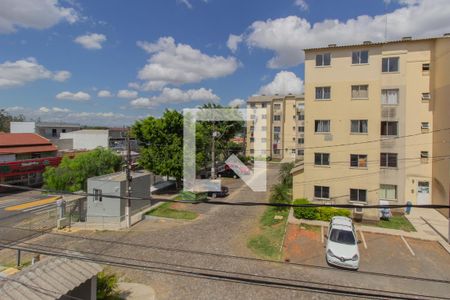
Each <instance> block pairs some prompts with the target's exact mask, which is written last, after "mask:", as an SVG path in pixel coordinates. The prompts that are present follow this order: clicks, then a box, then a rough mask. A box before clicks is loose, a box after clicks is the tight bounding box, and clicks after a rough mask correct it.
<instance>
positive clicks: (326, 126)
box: [314, 120, 330, 132]
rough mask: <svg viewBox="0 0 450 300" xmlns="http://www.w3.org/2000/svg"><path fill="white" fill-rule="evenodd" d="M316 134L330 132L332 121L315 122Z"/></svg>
mask: <svg viewBox="0 0 450 300" xmlns="http://www.w3.org/2000/svg"><path fill="white" fill-rule="evenodd" d="M314 122H315V123H314V130H315V132H330V120H315V121H314Z"/></svg>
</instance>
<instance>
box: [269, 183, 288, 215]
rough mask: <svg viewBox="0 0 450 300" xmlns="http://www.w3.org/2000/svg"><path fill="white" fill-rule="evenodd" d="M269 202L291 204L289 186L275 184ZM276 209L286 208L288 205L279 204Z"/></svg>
mask: <svg viewBox="0 0 450 300" xmlns="http://www.w3.org/2000/svg"><path fill="white" fill-rule="evenodd" d="M269 202H270V203H273V204H289V203H290V202H291V195H290V193H289V188H288V187H287V186H285V185H283V184H281V183H279V184H276V185H274V186H273V187H272V191H271V194H270V199H269ZM275 209H276V210H285V209H286V207H282V206H278V207H275Z"/></svg>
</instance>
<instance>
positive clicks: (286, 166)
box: [278, 162, 294, 188]
mask: <svg viewBox="0 0 450 300" xmlns="http://www.w3.org/2000/svg"><path fill="white" fill-rule="evenodd" d="M292 168H294V163H293V162H289V163H283V164H281V167H280V171H279V173H278V176H279V178H280V182H281V183H282V184H283V185H285V186H287V187H291V188H292V174H291V171H292Z"/></svg>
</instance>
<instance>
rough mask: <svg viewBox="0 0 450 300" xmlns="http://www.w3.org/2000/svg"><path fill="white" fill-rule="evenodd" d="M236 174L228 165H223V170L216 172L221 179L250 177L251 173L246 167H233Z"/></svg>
mask: <svg viewBox="0 0 450 300" xmlns="http://www.w3.org/2000/svg"><path fill="white" fill-rule="evenodd" d="M234 168H235V169H236V172H235V171H234V170H233V169H231V167H230V166H229V165H224V166H223V168H222V169H221V170H220V171H219V172H218V175H220V176H221V177H233V178H237V177H238V176H240V175H250V174H251V171H250V169H249V168H248V167H247V166H238V165H236V166H234Z"/></svg>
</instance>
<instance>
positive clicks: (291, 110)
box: [246, 94, 305, 161]
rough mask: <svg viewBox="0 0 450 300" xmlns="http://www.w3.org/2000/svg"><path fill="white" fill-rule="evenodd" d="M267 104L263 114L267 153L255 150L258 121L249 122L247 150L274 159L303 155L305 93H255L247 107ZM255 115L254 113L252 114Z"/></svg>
mask: <svg viewBox="0 0 450 300" xmlns="http://www.w3.org/2000/svg"><path fill="white" fill-rule="evenodd" d="M256 108H260V109H261V108H263V109H265V110H266V111H265V113H263V114H262V115H261V119H262V120H261V121H263V122H258V124H261V128H259V130H261V131H262V132H263V134H262V135H263V136H264V133H265V136H264V137H262V138H261V139H262V140H261V141H259V142H261V143H263V144H264V145H265V150H261V151H263V152H264V153H255V147H254V144H255V135H254V132H255V122H254V121H253V122H248V123H247V135H246V154H247V155H254V156H256V157H258V156H259V155H262V154H265V155H266V156H268V157H269V156H270V157H271V158H272V159H275V160H281V161H295V160H298V159H302V158H303V144H304V142H305V137H304V129H305V127H304V117H305V115H304V97H303V95H291V94H289V95H287V96H279V95H275V96H265V95H262V96H253V97H250V98H249V99H248V100H247V109H250V112H251V109H256ZM252 116H254V115H252Z"/></svg>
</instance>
